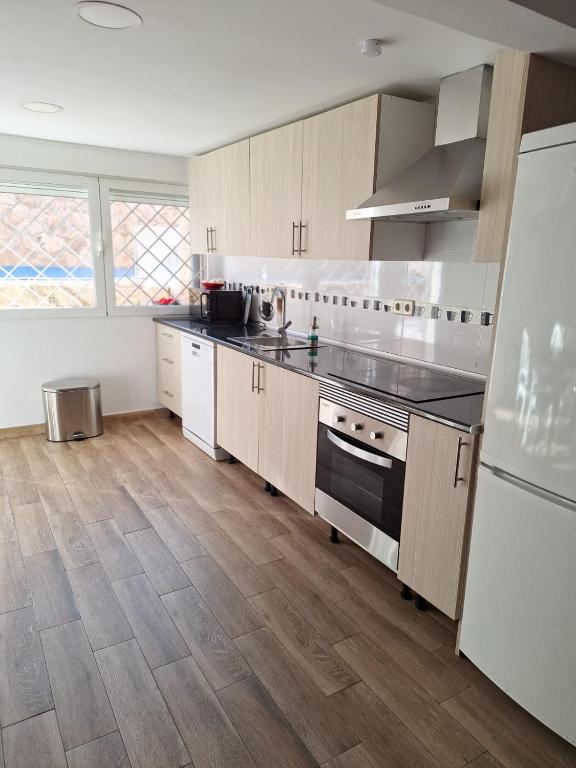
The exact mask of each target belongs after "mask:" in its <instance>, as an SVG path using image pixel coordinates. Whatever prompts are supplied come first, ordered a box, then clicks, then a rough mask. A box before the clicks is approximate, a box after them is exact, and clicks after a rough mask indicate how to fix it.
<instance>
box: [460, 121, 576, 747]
mask: <svg viewBox="0 0 576 768" xmlns="http://www.w3.org/2000/svg"><path fill="white" fill-rule="evenodd" d="M575 290H576V124H573V125H570V126H561V127H559V128H554V129H548V130H546V131H540V132H538V133H534V134H530V135H528V136H526V137H525V138H524V139H523V141H522V145H521V154H520V159H519V165H518V177H517V181H516V192H515V197H514V206H513V212H512V221H511V228H510V240H509V246H508V256H507V259H506V267H505V273H504V281H503V287H502V299H501V309H500V313H499V317H498V324H497V329H496V338H495V350H494V362H493V371H492V376H491V381H490V387H489V391H488V395H487V397H488V400H487V415H486V423H485V434H484V437H483V440H482V452H481V455H480V459H481V467H480V472H479V478H478V490H477V497H476V505H475V509H474V522H473V526H472V537H471V549H470V561H469V569H468V580H467V585H466V596H465V601H464V612H463V618H462V632H461V638H460V649H461V650H462V652H463V653H465V654H466V656H468V657H469V658H470V660H471V661H473V662H474V664H476V665H477V666H478V667H479V668H480V669H481V670H482V671H483V672H484V673H485V674H486V675H487V676H488V677H489V678H491V679H492V680H493V681H494V682H495V683H496V685H498V686H499V687H500V688H502V689H503V690H504V691H506V692H507V693H508V694H509V695H510V696H511V697H512V698H513V699H515V700H516V701H517V702H518V703H519V704H520V705H521V706H522V707H524V708H525V709H527V710H528V711H529V712H531V713H532V714H533V715H534V716H535V717H537V718H538V719H539V720H540V721H542V722H543V723H545V724H546V725H547V726H549V727H550V728H551V729H552V730H554V731H556V732H557V733H559V734H560V735H561V736H563V737H564V738H565V739H567V740H568V741H570V742H572V743H576V306H575V301H574V291H575Z"/></svg>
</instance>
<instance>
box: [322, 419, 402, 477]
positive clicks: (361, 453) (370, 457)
mask: <svg viewBox="0 0 576 768" xmlns="http://www.w3.org/2000/svg"><path fill="white" fill-rule="evenodd" d="M326 435H327V436H328V440H330V442H331V443H333V444H334V445H335V446H336V447H337V448H340V449H341V450H342V451H346V453H351V454H352V456H356V458H357V459H362V460H363V461H369V462H370V464H378V466H380V467H385V468H386V469H392V459H388V458H386V456H377V455H376V454H375V453H370V451H365V450H364V449H363V448H358V446H357V445H350V443H347V442H346V440H342V438H341V437H338V435H336V434H334V432H332V430H331V429H327V430H326Z"/></svg>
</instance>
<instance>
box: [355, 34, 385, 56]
mask: <svg viewBox="0 0 576 768" xmlns="http://www.w3.org/2000/svg"><path fill="white" fill-rule="evenodd" d="M360 53H361V54H362V55H363V56H371V57H374V56H380V54H381V53H382V40H377V39H376V38H370V39H369V40H362V45H361V46H360Z"/></svg>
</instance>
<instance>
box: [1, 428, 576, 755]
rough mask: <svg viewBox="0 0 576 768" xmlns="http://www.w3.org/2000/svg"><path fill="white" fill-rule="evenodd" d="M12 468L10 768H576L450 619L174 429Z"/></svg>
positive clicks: (5, 451) (4, 450)
mask: <svg viewBox="0 0 576 768" xmlns="http://www.w3.org/2000/svg"><path fill="white" fill-rule="evenodd" d="M0 464H1V466H2V472H1V473H0V725H1V726H2V750H0V768H4V766H5V768H61V767H64V768H65V767H66V766H68V768H129V766H132V767H133V768H171V767H172V766H174V767H175V766H188V765H189V766H195V767H196V768H254V767H255V766H259V767H260V768H307V767H308V766H318V765H322V766H325V768H376V767H379V766H382V768H384V767H385V768H433V766H449V767H451V768H457V767H458V766H464V765H466V766H472V767H473V768H497V767H498V766H504V767H505V768H559V767H562V766H576V750H575V749H574V748H572V747H570V746H568V745H567V744H566V743H565V742H563V741H562V740H560V739H559V738H557V737H556V736H554V735H553V734H552V733H551V732H549V731H547V730H546V729H545V728H544V727H542V726H541V725H539V724H538V723H537V722H536V721H534V720H533V719H532V718H531V717H529V716H528V715H526V714H525V713H524V712H523V711H522V710H521V709H520V708H519V707H517V706H516V705H515V704H513V703H512V702H511V701H510V699H508V698H507V697H506V696H505V695H504V694H503V693H501V692H500V691H498V690H497V689H496V688H495V687H494V686H493V685H491V684H490V683H489V681H488V680H487V679H486V678H485V677H483V676H482V675H481V674H480V673H479V672H478V671H477V670H476V669H475V668H474V667H473V666H472V665H471V664H470V663H469V662H467V661H466V660H464V659H461V658H457V657H456V656H455V655H454V652H453V649H454V642H455V637H454V626H453V625H452V624H451V622H449V621H448V620H444V619H443V618H442V617H441V616H440V615H439V614H436V613H434V612H428V613H420V612H418V611H416V610H415V608H414V605H413V604H411V603H406V602H403V601H402V600H401V599H400V595H399V589H398V583H397V581H396V579H395V577H394V576H393V574H392V573H391V572H390V571H388V570H387V569H386V568H384V567H383V566H381V565H380V564H378V563H377V562H376V561H374V560H372V559H371V558H370V557H369V556H368V555H366V554H365V553H364V552H363V551H362V550H360V549H358V548H357V547H355V546H354V545H352V544H350V543H347V542H345V543H341V544H339V545H331V544H329V542H328V532H327V529H326V526H325V525H324V523H322V521H320V520H318V519H314V518H312V517H310V516H309V515H307V514H306V513H305V512H303V511H301V510H299V509H298V508H296V507H295V506H294V505H292V504H291V503H290V502H289V501H288V500H286V499H285V498H281V497H279V498H272V497H271V496H270V495H269V494H266V493H265V492H264V490H263V482H262V481H261V480H260V479H259V478H258V477H256V476H255V475H253V474H252V473H251V472H249V471H248V470H247V469H246V468H245V467H243V466H242V465H240V464H234V465H230V464H227V463H222V462H220V463H215V462H213V461H211V460H210V459H208V458H207V457H206V456H205V455H204V454H202V453H201V452H200V451H198V450H197V449H196V448H195V447H194V446H192V445H191V444H190V443H188V442H187V441H185V440H184V439H183V438H182V436H181V433H180V427H179V424H178V422H177V421H170V420H169V419H167V418H160V417H150V418H147V419H143V420H142V421H135V420H132V421H128V420H124V421H122V420H117V421H116V422H113V423H112V424H111V425H110V426H109V428H107V431H106V433H105V434H104V435H103V436H102V437H99V438H96V439H93V440H88V441H85V442H81V443H65V444H53V443H47V442H46V441H45V440H44V438H43V437H42V436H30V437H24V438H21V439H2V440H0Z"/></svg>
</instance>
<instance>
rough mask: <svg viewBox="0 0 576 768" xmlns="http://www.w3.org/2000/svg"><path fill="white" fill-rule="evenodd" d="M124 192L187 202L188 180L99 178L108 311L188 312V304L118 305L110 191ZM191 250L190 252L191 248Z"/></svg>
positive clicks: (151, 314)
mask: <svg viewBox="0 0 576 768" xmlns="http://www.w3.org/2000/svg"><path fill="white" fill-rule="evenodd" d="M112 191H114V192H125V193H127V194H128V195H130V194H133V195H134V196H135V197H138V194H139V193H140V194H142V195H146V196H148V197H150V198H151V202H153V195H154V194H157V195H158V200H157V202H158V203H166V202H167V200H166V198H170V197H172V198H176V199H180V198H182V199H185V200H186V203H187V204H188V187H187V186H186V185H185V184H159V183H156V182H144V181H142V182H140V181H127V180H126V179H100V206H101V211H102V232H103V241H102V242H103V248H104V269H105V275H106V279H105V282H106V298H107V305H108V315H110V316H111V317H118V316H124V317H125V316H129V317H155V316H159V315H182V314H187V313H188V305H187V304H171V305H168V306H162V305H157V304H154V305H153V306H132V307H125V306H117V305H116V286H115V284H114V247H113V242H112V239H113V238H112V215H111V208H110V202H111V199H110V193H111V192H112ZM151 196H152V197H151ZM188 242H189V240H188ZM190 253H191V252H190Z"/></svg>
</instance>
